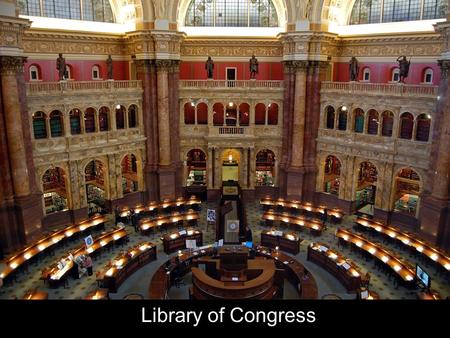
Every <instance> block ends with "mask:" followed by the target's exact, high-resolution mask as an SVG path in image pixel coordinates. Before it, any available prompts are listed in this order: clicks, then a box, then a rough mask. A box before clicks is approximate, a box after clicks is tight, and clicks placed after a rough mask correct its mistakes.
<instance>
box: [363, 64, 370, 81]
mask: <svg viewBox="0 0 450 338" xmlns="http://www.w3.org/2000/svg"><path fill="white" fill-rule="evenodd" d="M363 81H364V82H370V68H369V67H366V68H364V69H363Z"/></svg>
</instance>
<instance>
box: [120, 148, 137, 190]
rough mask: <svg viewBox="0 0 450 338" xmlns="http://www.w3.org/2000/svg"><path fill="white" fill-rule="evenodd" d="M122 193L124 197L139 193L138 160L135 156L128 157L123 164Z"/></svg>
mask: <svg viewBox="0 0 450 338" xmlns="http://www.w3.org/2000/svg"><path fill="white" fill-rule="evenodd" d="M121 167H122V192H123V194H124V195H126V194H129V193H132V192H135V191H138V172H137V160H136V156H134V154H131V155H126V156H125V157H124V158H123V160H122V163H121Z"/></svg>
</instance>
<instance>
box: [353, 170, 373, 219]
mask: <svg viewBox="0 0 450 338" xmlns="http://www.w3.org/2000/svg"><path fill="white" fill-rule="evenodd" d="M357 174H358V182H357V187H356V209H357V210H358V211H359V212H361V213H364V214H368V215H373V212H374V210H373V209H374V205H375V197H376V191H377V186H376V184H377V180H378V171H377V168H376V167H375V166H374V165H373V164H372V163H371V162H362V163H361V164H360V165H359V169H358V173H357Z"/></svg>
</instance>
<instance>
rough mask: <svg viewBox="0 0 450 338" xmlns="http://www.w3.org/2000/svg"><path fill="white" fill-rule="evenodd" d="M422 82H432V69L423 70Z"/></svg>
mask: <svg viewBox="0 0 450 338" xmlns="http://www.w3.org/2000/svg"><path fill="white" fill-rule="evenodd" d="M423 83H426V84H432V83H433V69H431V68H427V69H425V71H424V72H423Z"/></svg>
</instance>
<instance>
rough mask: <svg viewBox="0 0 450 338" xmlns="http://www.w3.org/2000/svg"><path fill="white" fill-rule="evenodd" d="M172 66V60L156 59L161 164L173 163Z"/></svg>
mask: <svg viewBox="0 0 450 338" xmlns="http://www.w3.org/2000/svg"><path fill="white" fill-rule="evenodd" d="M170 66H171V61H170V60H157V61H156V67H157V68H156V69H157V71H156V78H157V93H158V94H157V95H158V141H159V164H160V165H163V166H169V165H170V164H171V147H170V121H169V78H168V72H169V67H170Z"/></svg>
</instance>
